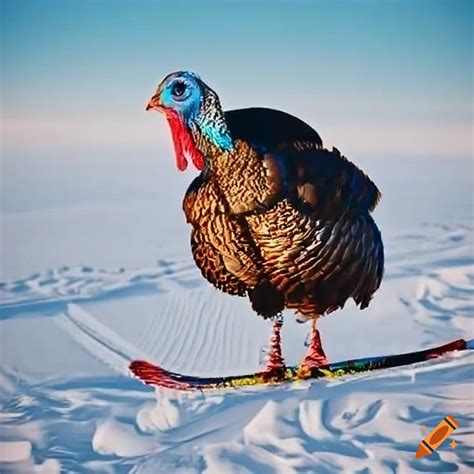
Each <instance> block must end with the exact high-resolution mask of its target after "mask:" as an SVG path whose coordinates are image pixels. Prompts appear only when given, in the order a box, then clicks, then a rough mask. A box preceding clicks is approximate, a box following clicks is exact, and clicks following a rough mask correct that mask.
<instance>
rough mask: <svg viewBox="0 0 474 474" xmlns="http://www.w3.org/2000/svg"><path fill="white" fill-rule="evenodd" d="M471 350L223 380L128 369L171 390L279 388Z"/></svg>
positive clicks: (143, 366)
mask: <svg viewBox="0 0 474 474" xmlns="http://www.w3.org/2000/svg"><path fill="white" fill-rule="evenodd" d="M466 349H474V340H471V341H466V340H464V339H457V340H455V341H452V342H449V343H447V344H443V345H441V346H437V347H432V348H429V349H424V350H421V351H417V352H408V353H405V354H393V355H387V356H375V357H364V358H362V359H353V360H346V361H342V362H335V363H331V364H327V365H323V366H320V367H318V368H315V369H312V370H306V371H305V370H303V369H301V368H300V367H299V366H292V367H286V368H285V369H284V370H282V371H281V372H279V373H272V374H268V373H265V372H260V373H259V372H256V373H253V374H244V375H231V376H224V377H195V376H192V375H183V374H179V373H175V372H170V371H168V370H166V369H163V368H162V367H160V366H158V365H154V364H152V363H150V362H146V361H143V360H136V361H133V362H132V363H131V364H130V366H129V368H130V370H131V372H132V373H133V374H134V375H135V376H136V377H138V378H139V379H140V380H141V381H142V382H143V383H145V384H148V385H154V386H157V387H165V388H169V389H174V390H184V391H192V390H216V389H225V388H238V387H246V386H257V385H280V384H284V383H294V382H298V381H302V380H313V379H324V378H337V377H342V376H345V375H353V374H359V373H362V372H372V371H375V370H380V369H389V368H392V367H401V366H404V365H410V364H415V363H417V362H423V361H427V360H430V359H435V358H437V357H440V356H441V355H443V354H445V353H447V352H453V351H462V350H466Z"/></svg>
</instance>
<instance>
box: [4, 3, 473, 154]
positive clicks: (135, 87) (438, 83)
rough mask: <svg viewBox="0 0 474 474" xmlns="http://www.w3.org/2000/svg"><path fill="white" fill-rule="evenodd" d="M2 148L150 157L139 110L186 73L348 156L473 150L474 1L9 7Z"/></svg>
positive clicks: (158, 129) (146, 117)
mask: <svg viewBox="0 0 474 474" xmlns="http://www.w3.org/2000/svg"><path fill="white" fill-rule="evenodd" d="M1 8H2V20H1V23H2V24H1V30H2V33H1V37H2V68H1V73H2V118H3V121H4V129H3V147H4V151H6V152H7V153H11V154H22V153H23V154H25V153H27V154H34V153H35V152H36V151H38V152H39V151H44V150H49V151H55V152H56V151H58V152H64V151H65V150H68V149H75V150H87V151H104V150H107V151H109V152H113V151H114V150H117V151H118V150H120V151H123V150H140V151H141V152H143V151H144V150H150V151H151V150H153V148H154V147H156V146H160V145H164V144H165V143H167V142H168V141H169V137H168V135H167V130H166V128H165V126H164V123H163V121H161V120H159V119H158V117H157V116H155V115H153V114H150V113H149V114H145V112H144V105H145V103H146V102H147V100H148V98H149V96H150V95H151V93H152V91H153V88H154V87H155V86H156V84H157V83H158V82H159V81H160V80H161V79H162V77H163V76H165V75H166V74H167V73H169V72H171V71H174V70H177V69H190V70H194V71H196V72H197V73H199V74H200V75H201V76H202V77H203V79H204V80H205V81H206V82H207V83H209V85H211V86H212V87H214V88H215V89H216V90H217V91H218V93H219V94H220V96H221V100H222V102H223V104H224V106H225V107H226V108H238V107H244V106H251V105H265V106H270V107H274V108H278V109H283V110H286V111H288V112H291V113H293V114H295V115H298V116H300V117H302V118H303V119H305V120H307V121H308V122H310V123H311V124H312V125H313V126H314V127H315V128H316V129H317V130H318V131H319V132H320V133H321V135H322V136H323V139H325V141H327V142H329V143H331V144H335V145H337V146H338V147H339V148H340V149H341V150H342V151H344V152H346V153H347V154H348V155H349V156H351V155H353V154H355V155H359V156H361V155H374V156H376V155H380V154H384V153H387V154H388V155H400V156H402V155H404V154H406V155H410V156H413V155H433V156H434V155H436V156H441V157H451V156H453V157H467V156H469V155H470V154H471V152H472V132H471V126H472V98H473V85H472V80H473V77H472V74H473V72H472V71H473V59H472V57H473V37H472V24H473V2H471V1H460V0H452V1H449V0H446V1H434V0H433V1H430V0H424V1H420V0H406V1H405V0H399V1H380V0H374V1H357V2H356V1H344V2H343V1H334V0H330V1H313V2H309V1H305V2H303V1H302V2H298V1H288V2H270V1H268V2H220V3H219V4H218V3H211V2H204V1H199V2H197V1H196V2H177V1H173V2H162V1H112V0H109V1H105V0H103V1H99V0H96V1H89V0H82V1H79V0H62V1H61V0H55V1H53V0H43V1H24V0H3V1H2V2H1Z"/></svg>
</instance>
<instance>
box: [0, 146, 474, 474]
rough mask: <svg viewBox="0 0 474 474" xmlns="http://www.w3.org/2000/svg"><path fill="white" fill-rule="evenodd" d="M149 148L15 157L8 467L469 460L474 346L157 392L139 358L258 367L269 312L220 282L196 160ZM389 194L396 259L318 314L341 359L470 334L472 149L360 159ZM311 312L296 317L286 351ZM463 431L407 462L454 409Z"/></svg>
mask: <svg viewBox="0 0 474 474" xmlns="http://www.w3.org/2000/svg"><path fill="white" fill-rule="evenodd" d="M169 155H170V150H169V149H164V150H161V151H160V152H158V153H157V152H156V151H153V152H151V153H150V154H148V155H146V156H145V155H142V156H136V155H132V154H130V155H126V154H124V155H122V156H116V157H110V156H102V157H98V156H87V157H77V156H76V157H64V156H61V157H60V156H55V155H54V154H50V155H48V154H44V156H39V157H21V158H20V159H19V158H18V157H16V158H15V159H14V157H6V158H5V160H4V161H3V162H2V175H3V176H2V181H3V182H2V214H1V239H2V240H1V246H0V247H1V252H2V254H1V260H2V276H1V283H0V295H1V296H0V297H1V306H0V343H1V352H0V355H1V375H0V377H1V380H0V387H1V395H0V397H1V399H0V400H1V408H2V411H1V414H0V471H1V472H19V473H26V472H43V473H54V472H100V473H109V472H110V473H115V472H118V473H120V472H132V473H153V474H156V473H187V474H191V473H200V472H207V473H218V474H227V473H239V474H240V473H262V474H265V473H284V474H286V473H293V472H301V473H307V472H309V473H335V472H358V473H377V474H378V473H394V472H396V473H410V472H465V473H467V472H473V469H474V435H473V433H474V415H473V412H474V410H473V408H474V407H473V399H474V384H473V381H474V380H473V379H474V371H473V370H472V369H473V367H472V364H473V362H474V354H473V353H468V352H464V353H459V354H452V355H450V356H448V357H446V358H444V359H443V360H441V361H432V362H429V363H424V364H420V365H417V366H415V367H404V368H399V369H393V370H387V371H382V372H377V373H371V374H366V375H361V376H357V377H352V378H347V379H342V380H337V381H318V382H314V383H312V384H311V383H306V382H305V383H300V384H298V385H294V386H291V387H280V388H258V389H257V388H246V389H242V390H239V391H235V390H234V391H232V390H230V391H221V392H211V393H204V394H202V393H192V394H188V393H174V392H171V391H169V390H154V389H152V388H150V387H146V386H143V385H142V384H140V383H139V382H138V381H137V380H135V379H133V378H132V377H131V376H130V375H129V373H128V370H127V366H128V364H129V362H130V360H132V359H135V358H144V359H148V360H151V361H155V362H157V363H159V364H161V365H163V366H164V367H166V368H168V369H170V370H174V371H182V372H186V373H189V374H196V375H218V374H221V375H222V374H238V373H240V372H245V371H253V370H255V369H257V368H258V366H259V364H260V363H261V362H262V360H263V359H264V353H265V348H266V346H267V343H268V337H269V323H267V322H264V321H262V320H260V319H259V318H258V317H256V316H255V315H254V314H253V313H252V311H251V309H250V306H249V304H248V302H247V301H246V300H245V299H240V298H237V297H230V296H226V295H223V294H220V293H219V292H217V291H215V290H214V289H213V288H211V287H210V286H209V284H207V282H205V281H204V280H203V279H202V277H201V276H200V274H199V272H198V271H197V269H196V268H195V267H194V264H193V262H192V259H191V255H190V249H189V245H188V239H189V237H188V234H189V229H188V227H187V225H186V223H185V222H184V218H183V215H182V212H181V209H180V206H181V199H182V195H183V193H184V190H185V189H186V186H187V184H188V183H189V182H190V180H191V177H192V176H191V174H189V173H187V174H178V173H177V172H175V170H174V160H173V159H172V158H171V157H170V156H169ZM360 164H361V165H362V166H363V168H364V169H365V170H366V171H367V172H368V173H369V174H370V175H371V177H373V179H374V180H375V181H376V182H377V184H378V185H379V186H380V188H381V190H382V191H383V194H384V196H383V199H382V202H381V205H380V208H379V209H378V210H377V211H376V213H375V217H376V220H377V222H378V223H379V226H380V228H381V230H382V233H383V237H384V240H385V243H386V255H387V264H386V275H385V279H384V282H383V285H382V287H381V289H380V291H379V292H378V293H377V294H376V296H375V299H374V300H373V302H372V304H371V305H370V307H369V308H368V309H367V310H365V311H359V310H358V309H356V308H355V307H354V306H353V305H352V304H348V305H347V306H346V308H345V309H344V310H342V311H340V312H338V313H335V314H333V315H331V316H330V317H328V318H325V319H323V320H322V321H321V324H320V329H321V331H322V335H323V342H324V344H325V347H326V351H327V354H328V356H329V358H330V359H331V360H340V359H345V358H352V357H361V356H365V355H371V354H388V353H394V352H405V351H410V350H416V349H419V348H423V347H428V346H430V345H436V344H440V343H443V342H447V341H449V340H452V339H456V338H459V337H464V338H467V339H471V338H473V337H474V324H473V321H474V319H473V310H474V266H473V260H474V258H473V256H474V252H473V250H474V248H473V232H472V213H473V203H472V191H471V187H472V164H471V163H470V162H469V161H468V160H464V161H463V160H454V159H453V160H444V161H432V160H428V159H421V158H420V159H413V160H410V159H408V158H404V159H402V160H399V159H389V158H384V159H382V158H380V159H379V160H366V161H365V162H362V161H361V162H360ZM308 329H309V328H308V326H307V325H298V324H296V323H295V322H294V318H293V316H292V315H291V313H288V314H287V315H286V323H285V326H284V330H283V346H284V351H285V355H286V358H287V361H288V362H289V363H292V364H294V363H296V362H297V361H298V359H299V358H300V357H301V356H302V355H303V353H304V351H305V347H304V341H305V338H306V335H307V332H308ZM448 414H450V415H452V416H454V417H455V418H456V420H457V421H458V422H459V424H460V427H459V428H458V429H457V430H456V432H455V434H453V436H452V437H453V439H455V440H456V441H457V442H458V443H459V446H458V447H457V448H456V449H452V448H451V447H450V446H448V444H447V443H445V444H444V445H443V446H442V447H441V448H440V449H439V451H438V452H437V453H436V454H433V455H431V456H429V457H426V458H423V459H421V460H416V459H415V451H416V448H417V446H418V444H419V442H420V441H421V439H422V437H423V433H422V431H421V425H423V424H425V425H427V426H428V428H432V427H434V426H436V425H437V424H438V422H439V421H440V420H441V419H442V418H443V417H444V416H446V415H448Z"/></svg>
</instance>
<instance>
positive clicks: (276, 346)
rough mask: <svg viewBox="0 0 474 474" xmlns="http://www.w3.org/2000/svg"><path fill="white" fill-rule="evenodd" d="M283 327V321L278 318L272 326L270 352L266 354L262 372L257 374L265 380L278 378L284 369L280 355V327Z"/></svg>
mask: <svg viewBox="0 0 474 474" xmlns="http://www.w3.org/2000/svg"><path fill="white" fill-rule="evenodd" d="M282 326H283V319H282V318H281V317H278V319H276V320H275V321H274V323H273V326H272V337H271V339H270V351H269V353H268V360H267V363H266V365H265V367H264V368H263V370H261V371H259V372H258V375H261V376H263V377H265V378H272V377H279V376H281V374H283V372H284V371H285V369H286V366H285V360H284V359H283V355H282V353H281V327H282Z"/></svg>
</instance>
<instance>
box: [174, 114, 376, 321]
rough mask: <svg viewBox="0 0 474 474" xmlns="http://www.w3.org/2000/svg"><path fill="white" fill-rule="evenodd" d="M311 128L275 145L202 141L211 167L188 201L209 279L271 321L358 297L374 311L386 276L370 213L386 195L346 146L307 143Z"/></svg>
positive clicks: (198, 255) (197, 252)
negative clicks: (226, 147)
mask: <svg viewBox="0 0 474 474" xmlns="http://www.w3.org/2000/svg"><path fill="white" fill-rule="evenodd" d="M265 113H267V112H265ZM285 120H286V119H285ZM239 126H240V127H241V129H240V135H245V133H244V132H245V130H244V128H242V127H244V125H243V122H242V123H240V125H239ZM311 130H312V129H309V130H307V129H304V131H302V135H301V138H298V139H295V140H290V141H283V142H277V141H276V140H275V139H274V141H273V142H272V144H271V146H266V145H265V143H263V144H262V143H260V144H259V143H249V142H248V141H246V140H244V139H243V138H242V139H240V138H239V139H236V140H234V148H233V149H232V150H231V151H221V150H219V149H218V148H216V147H214V146H213V145H212V144H210V143H208V142H205V140H204V139H202V140H203V141H202V142H200V143H198V146H199V147H200V149H202V150H203V151H204V152H205V153H204V155H205V157H206V161H207V169H206V170H205V171H204V172H203V173H202V174H201V175H200V176H199V177H198V178H196V180H195V181H194V182H193V183H192V185H191V186H190V188H189V190H188V192H187V193H186V196H185V199H184V203H183V208H184V211H185V214H186V218H187V220H188V222H189V223H190V224H191V225H192V227H193V231H192V236H191V244H192V251H193V255H194V259H195V261H196V264H197V265H198V267H199V268H200V269H201V272H202V274H203V275H204V277H205V278H206V279H207V280H208V281H210V282H211V283H212V284H213V285H214V286H216V287H217V288H219V289H221V290H222V291H225V292H227V293H229V294H234V295H239V296H243V295H248V296H249V298H250V301H251V304H252V308H253V309H254V311H255V312H257V313H258V314H260V315H262V316H263V317H270V316H273V315H275V314H277V313H279V312H280V311H281V310H282V309H284V308H285V307H286V308H291V309H295V310H297V312H299V313H301V314H303V315H305V316H308V317H317V316H319V315H322V314H327V313H330V312H332V311H334V310H335V309H337V308H341V307H342V306H344V304H345V302H346V301H347V299H349V298H351V297H352V298H353V299H354V301H355V302H356V303H357V304H358V305H360V307H361V308H364V307H366V306H367V305H368V304H369V302H370V300H371V298H372V295H373V293H374V292H375V291H376V290H377V288H378V287H379V285H380V282H381V279H382V275H383V263H384V257H383V244H382V239H381V236H380V232H379V230H378V228H377V226H376V225H375V222H374V220H373V219H372V217H371V216H370V212H371V211H372V210H373V209H374V208H375V206H376V205H377V203H378V201H379V199H380V193H379V191H378V189H377V187H376V186H375V184H374V183H373V182H372V181H371V180H370V179H369V178H368V177H367V175H365V174H364V173H363V172H362V171H361V170H360V169H359V168H357V166H355V165H354V164H353V163H351V162H350V161H349V160H347V159H346V158H345V157H343V156H342V155H341V154H340V153H339V151H338V150H337V149H333V150H332V151H329V150H326V149H323V148H322V147H321V144H320V142H318V140H316V139H315V140H311V139H309V140H308V139H306V137H307V136H311V133H312V132H311ZM230 132H231V134H232V127H230ZM264 133H266V134H268V133H269V132H268V131H266V132H264ZM314 133H316V132H314ZM305 134H306V135H305ZM255 136H258V134H257V135H255ZM262 136H263V135H262ZM318 138H319V137H318Z"/></svg>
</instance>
